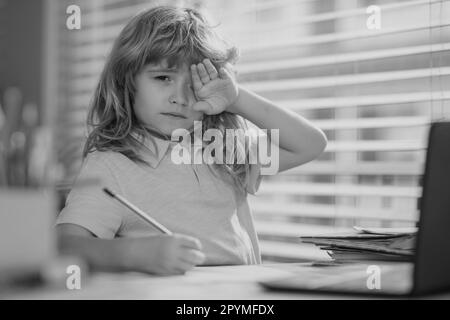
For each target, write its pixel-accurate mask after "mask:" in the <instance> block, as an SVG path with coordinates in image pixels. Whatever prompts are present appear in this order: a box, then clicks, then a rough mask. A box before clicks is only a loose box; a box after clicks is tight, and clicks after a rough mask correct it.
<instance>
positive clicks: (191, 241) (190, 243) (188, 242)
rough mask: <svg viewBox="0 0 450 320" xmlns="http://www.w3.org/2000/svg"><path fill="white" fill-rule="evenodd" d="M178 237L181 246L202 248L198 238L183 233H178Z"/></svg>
mask: <svg viewBox="0 0 450 320" xmlns="http://www.w3.org/2000/svg"><path fill="white" fill-rule="evenodd" d="M178 239H179V240H180V244H181V245H182V246H183V247H186V248H190V249H196V250H202V244H201V243H200V240H198V239H196V238H193V237H190V236H185V235H178Z"/></svg>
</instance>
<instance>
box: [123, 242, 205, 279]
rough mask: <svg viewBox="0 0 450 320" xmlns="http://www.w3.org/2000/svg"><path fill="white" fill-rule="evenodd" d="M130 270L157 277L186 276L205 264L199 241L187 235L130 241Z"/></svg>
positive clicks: (128, 255)
mask: <svg viewBox="0 0 450 320" xmlns="http://www.w3.org/2000/svg"><path fill="white" fill-rule="evenodd" d="M127 250H129V253H128V254H126V256H127V257H128V259H129V261H128V262H127V264H128V267H127V269H130V270H136V271H143V272H149V273H153V274H158V275H174V274H184V273H185V272H186V271H188V270H190V269H192V268H193V267H194V266H196V265H198V264H201V263H203V261H204V260H205V255H204V254H203V253H202V252H201V251H200V250H201V244H200V241H199V240H197V239H195V238H192V237H189V236H184V235H179V234H176V235H173V236H168V235H157V236H151V237H145V238H135V239H130V242H129V245H128V248H127Z"/></svg>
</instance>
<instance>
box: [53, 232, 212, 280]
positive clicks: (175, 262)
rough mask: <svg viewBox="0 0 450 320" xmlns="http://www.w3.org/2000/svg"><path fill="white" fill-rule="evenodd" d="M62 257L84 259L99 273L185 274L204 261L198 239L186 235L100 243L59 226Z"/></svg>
mask: <svg viewBox="0 0 450 320" xmlns="http://www.w3.org/2000/svg"><path fill="white" fill-rule="evenodd" d="M57 233H58V244H59V250H60V251H61V253H64V254H69V255H77V256H81V257H82V258H84V259H85V260H86V262H87V263H88V264H89V265H90V266H91V267H92V268H93V269H95V270H104V271H140V272H148V273H153V274H159V275H170V274H183V273H185V272H186V271H188V270H190V269H192V268H193V267H194V266H195V265H198V264H201V263H202V262H203V261H204V258H205V256H204V254H203V253H202V252H201V251H200V250H201V246H200V242H199V241H198V240H197V239H194V238H192V237H188V236H184V235H174V236H167V235H156V236H150V237H145V238H116V239H99V238H96V237H95V236H94V235H93V234H92V233H91V232H90V231H88V230H87V229H84V228H82V227H80V226H77V225H75V224H61V225H58V226H57Z"/></svg>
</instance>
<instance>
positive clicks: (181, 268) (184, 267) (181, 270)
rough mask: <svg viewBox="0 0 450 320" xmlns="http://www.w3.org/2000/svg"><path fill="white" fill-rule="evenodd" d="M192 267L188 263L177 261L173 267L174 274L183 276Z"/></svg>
mask: <svg viewBox="0 0 450 320" xmlns="http://www.w3.org/2000/svg"><path fill="white" fill-rule="evenodd" d="M193 267H194V266H193V265H192V264H190V263H187V262H184V261H179V262H178V265H177V266H176V267H174V268H173V269H174V271H175V274H185V273H186V271H188V270H191V269H192V268H193Z"/></svg>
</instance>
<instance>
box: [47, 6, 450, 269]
mask: <svg viewBox="0 0 450 320" xmlns="http://www.w3.org/2000/svg"><path fill="white" fill-rule="evenodd" d="M76 3H78V4H79V5H80V7H81V9H82V28H81V30H77V31H68V30H66V29H65V28H64V25H65V19H62V18H61V20H60V21H58V24H59V26H60V27H59V29H58V30H60V31H59V35H58V42H57V43H58V48H57V49H58V66H59V68H58V73H57V76H58V80H59V81H58V82H57V83H58V110H59V113H58V114H59V120H58V122H59V123H60V127H59V131H58V132H59V133H58V137H60V139H59V141H60V144H59V150H60V153H59V157H60V161H61V162H62V163H64V166H65V168H66V177H67V180H68V181H70V179H71V178H72V177H74V176H75V175H76V173H77V172H78V169H79V165H80V160H81V148H82V145H83V142H84V135H85V128H84V122H85V118H86V113H87V107H88V104H89V99H90V98H91V96H92V92H93V90H94V88H95V84H96V82H97V80H98V77H99V74H100V71H101V69H102V67H103V64H104V60H105V57H106V55H107V53H108V50H109V49H110V47H111V45H112V41H113V39H114V38H115V37H116V36H117V34H118V33H119V31H120V29H121V28H122V27H123V25H124V24H125V22H126V21H127V20H128V19H129V18H130V17H131V16H132V15H134V14H135V13H136V12H137V11H138V10H140V9H143V8H146V7H148V6H149V5H151V4H153V2H152V1H137V0H136V1H124V0H114V1H111V0H104V1H100V0H96V1H92V0H90V1H87V0H85V1H82V0H79V1H76ZM158 3H162V2H161V1H159V2H158ZM165 3H172V4H179V5H192V3H193V2H180V1H176V2H175V1H173V2H170V1H168V2H165ZM69 4H74V1H70V3H69V1H58V2H57V3H56V2H54V4H53V5H54V6H57V7H58V10H59V11H60V12H61V11H64V10H65V8H66V7H67V6H68V5H69ZM195 4H196V5H198V6H201V5H202V8H204V9H205V10H206V11H208V12H210V15H211V17H212V18H213V19H214V21H215V22H216V24H217V28H218V29H219V30H218V31H219V32H221V33H223V34H225V35H226V37H227V38H228V39H229V40H230V41H231V42H234V43H235V44H237V45H238V46H239V47H240V49H241V58H240V61H239V63H238V66H237V70H238V80H239V82H240V83H241V84H242V85H243V86H246V87H247V88H249V89H251V90H253V91H255V92H257V93H258V94H260V95H262V96H265V97H267V98H269V99H271V100H272V101H274V102H276V103H277V104H278V105H280V106H281V107H283V108H288V109H290V110H293V111H294V112H298V113H299V114H301V115H303V116H305V117H306V118H308V119H309V120H311V121H312V122H313V123H315V124H316V125H317V126H319V127H320V128H322V129H323V130H324V132H325V133H326V135H327V137H328V140H329V144H328V146H327V148H326V150H325V152H324V153H323V154H322V155H321V156H320V157H319V158H318V159H317V160H315V161H313V162H310V163H308V164H305V165H303V166H300V167H297V168H294V169H291V170H288V171H286V172H283V173H281V174H279V175H276V176H266V177H265V178H264V180H263V183H262V184H261V188H260V191H259V193H258V195H257V196H249V200H250V204H251V206H252V209H253V213H254V217H255V221H256V227H257V231H258V234H259V237H260V240H261V248H262V253H263V260H264V261H291V260H295V261H299V260H302V259H305V260H310V259H321V258H325V254H324V253H323V252H322V251H320V250H318V249H316V248H314V247H312V246H309V245H305V244H301V243H299V241H298V237H299V236H304V235H310V234H317V233H323V232H335V231H341V230H347V229H348V228H351V227H352V226H353V225H363V226H410V225H414V224H415V223H416V222H417V219H418V214H419V213H418V211H417V199H418V197H420V194H421V185H420V178H421V175H422V173H423V166H424V155H425V149H426V137H427V132H428V128H429V124H430V123H431V122H432V121H436V120H440V119H445V118H448V115H449V110H450V85H449V83H450V54H449V52H450V20H449V18H450V1H448V0H405V1H392V0H386V1H384V0H377V1H375V0H372V1H365V0H335V1H329V0H326V1H325V0H316V1H313V0H297V1H292V0H284V1H273V0H266V1H263V0H253V1H246V2H245V3H243V2H242V1H236V0H234V1H226V2H223V1H206V2H204V3H203V4H202V2H201V1H196V2H195ZM370 5H377V6H379V8H380V17H381V28H380V29H375V30H372V29H368V27H367V25H366V22H367V19H368V18H369V17H370V15H371V14H370V13H367V12H366V9H367V7H369V6H370ZM61 16H62V17H65V16H64V14H62V15H61Z"/></svg>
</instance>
